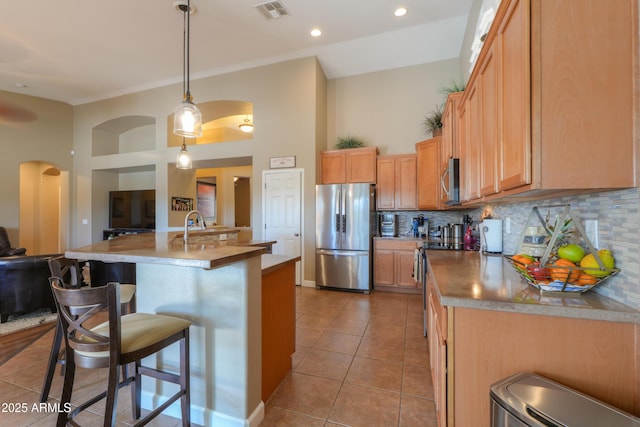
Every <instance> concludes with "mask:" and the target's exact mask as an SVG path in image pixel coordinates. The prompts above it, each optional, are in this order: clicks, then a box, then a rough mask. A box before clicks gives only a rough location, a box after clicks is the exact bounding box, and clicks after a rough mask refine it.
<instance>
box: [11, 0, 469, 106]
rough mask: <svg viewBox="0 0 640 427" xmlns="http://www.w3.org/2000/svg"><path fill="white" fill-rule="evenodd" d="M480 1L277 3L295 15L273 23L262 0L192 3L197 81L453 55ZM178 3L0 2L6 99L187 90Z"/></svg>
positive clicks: (378, 66)
mask: <svg viewBox="0 0 640 427" xmlns="http://www.w3.org/2000/svg"><path fill="white" fill-rule="evenodd" d="M185 1H186V0H185ZM473 1H474V0H280V2H281V3H282V4H283V5H284V6H285V7H286V10H287V12H288V15H287V16H283V17H280V18H277V19H267V18H266V17H265V15H263V14H262V13H261V12H260V11H259V10H258V9H257V8H256V7H255V5H256V4H259V3H262V2H263V0H193V1H192V6H195V8H196V13H195V14H193V15H192V16H191V78H192V79H195V78H198V77H204V76H209V75H215V74H221V73H225V72H230V71H235V70H239V69H243V68H249V67H254V66H259V65H264V64H268V63H274V62H279V61H282V60H286V59H292V58H298V57H305V56H310V55H315V56H317V57H318V58H319V61H320V63H321V65H322V67H323V69H324V71H325V74H326V75H327V77H328V78H337V77H343V76H349V75H355V74H361V73H365V72H370V71H377V70H383V69H391V68H397V67H401V66H409V65H415V64H422V63H427V62H432V61H438V60H443V59H448V58H455V57H458V56H459V54H460V47H461V44H462V39H463V36H464V30H465V27H466V24H467V16H468V14H469V11H470V9H471V6H472V3H473ZM174 3H175V1H174V0H128V1H125V0H57V1H48V0H32V1H11V2H9V1H8V0H0V8H1V9H2V14H0V90H5V91H10V92H17V93H21V94H25V95H32V96H38V97H43V98H49V99H54V100H59V101H64V102H68V103H70V104H73V105H77V104H82V103H86V102H91V101H95V100H98V99H105V98H109V97H113V96H116V95H121V94H125V93H130V92H135V91H139V90H142V89H148V88H153V87H158V86H163V85H167V84H171V83H177V82H181V81H182V34H183V15H182V13H181V12H179V11H178V10H177V9H176V6H175V4H174ZM398 6H404V7H406V8H407V9H408V14H407V15H406V16H403V17H400V18H398V17H395V16H394V15H393V12H394V10H395V9H396V7H398ZM314 27H317V28H320V29H321V30H322V32H323V34H322V36H321V37H319V38H314V37H311V36H310V35H309V32H310V30H311V29H312V28H314ZM23 85H24V86H26V87H24V86H23Z"/></svg>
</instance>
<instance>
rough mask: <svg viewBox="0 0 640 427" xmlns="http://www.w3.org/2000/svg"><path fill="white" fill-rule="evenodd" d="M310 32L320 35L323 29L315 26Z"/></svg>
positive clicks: (314, 35) (313, 34)
mask: <svg viewBox="0 0 640 427" xmlns="http://www.w3.org/2000/svg"><path fill="white" fill-rule="evenodd" d="M309 34H311V35H312V36H313V37H320V36H321V35H322V31H321V30H320V28H314V29H313V30H311V33H309Z"/></svg>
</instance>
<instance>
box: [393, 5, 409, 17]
mask: <svg viewBox="0 0 640 427" xmlns="http://www.w3.org/2000/svg"><path fill="white" fill-rule="evenodd" d="M393 14H394V15H395V16H404V15H406V14H407V8H405V7H399V8H397V9H396V10H395V12H393Z"/></svg>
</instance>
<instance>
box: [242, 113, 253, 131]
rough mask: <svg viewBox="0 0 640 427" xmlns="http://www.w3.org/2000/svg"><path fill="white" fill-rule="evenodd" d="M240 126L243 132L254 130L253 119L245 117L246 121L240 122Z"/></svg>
mask: <svg viewBox="0 0 640 427" xmlns="http://www.w3.org/2000/svg"><path fill="white" fill-rule="evenodd" d="M239 128H240V130H241V131H242V132H246V133H249V132H253V123H251V120H249V118H248V117H247V118H246V119H244V122H243V123H241V124H240V126H239Z"/></svg>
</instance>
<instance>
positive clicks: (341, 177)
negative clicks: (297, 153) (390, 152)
mask: <svg viewBox="0 0 640 427" xmlns="http://www.w3.org/2000/svg"><path fill="white" fill-rule="evenodd" d="M377 155H378V149H377V148H376V147H363V148H347V149H344V150H332V151H323V152H322V153H320V183H321V184H345V183H352V182H366V183H371V184H375V183H376V157H377Z"/></svg>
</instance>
